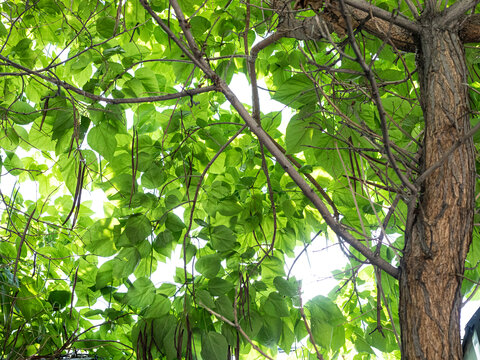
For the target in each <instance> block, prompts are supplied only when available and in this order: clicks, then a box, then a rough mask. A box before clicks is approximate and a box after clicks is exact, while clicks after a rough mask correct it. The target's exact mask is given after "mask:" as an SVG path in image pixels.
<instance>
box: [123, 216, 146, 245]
mask: <svg viewBox="0 0 480 360" xmlns="http://www.w3.org/2000/svg"><path fill="white" fill-rule="evenodd" d="M125 234H126V235H127V238H128V240H130V242H131V243H132V244H138V243H139V242H141V241H142V240H145V238H147V237H148V236H149V235H151V234H152V225H151V223H150V220H148V218H147V217H146V216H145V215H141V214H137V215H133V216H130V217H129V218H128V220H127V223H126V224H125Z"/></svg>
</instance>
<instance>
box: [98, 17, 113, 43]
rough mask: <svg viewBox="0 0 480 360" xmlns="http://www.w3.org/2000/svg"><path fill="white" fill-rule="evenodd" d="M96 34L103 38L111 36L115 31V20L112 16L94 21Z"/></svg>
mask: <svg viewBox="0 0 480 360" xmlns="http://www.w3.org/2000/svg"><path fill="white" fill-rule="evenodd" d="M95 24H96V26H97V32H98V34H99V35H100V36H101V37H103V38H110V37H112V36H113V31H114V29H115V18H114V17H112V16H103V17H101V18H99V19H98V20H97V21H96V23H95Z"/></svg>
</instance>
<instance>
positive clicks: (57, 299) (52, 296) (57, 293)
mask: <svg viewBox="0 0 480 360" xmlns="http://www.w3.org/2000/svg"><path fill="white" fill-rule="evenodd" d="M71 299H72V294H71V293H70V291H66V290H53V291H51V292H50V293H49V294H48V302H49V303H50V304H51V305H52V308H53V310H54V311H58V310H61V309H63V308H64V307H65V306H67V304H68V303H69V302H70V300H71Z"/></svg>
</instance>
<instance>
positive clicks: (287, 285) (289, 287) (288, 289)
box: [273, 276, 298, 297]
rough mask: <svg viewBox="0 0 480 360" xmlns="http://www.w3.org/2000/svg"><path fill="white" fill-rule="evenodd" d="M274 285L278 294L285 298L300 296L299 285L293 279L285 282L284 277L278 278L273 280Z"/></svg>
mask: <svg viewBox="0 0 480 360" xmlns="http://www.w3.org/2000/svg"><path fill="white" fill-rule="evenodd" d="M273 285H275V288H276V289H277V290H278V293H279V294H281V295H283V296H288V297H294V296H297V295H298V283H297V282H296V280H295V279H293V278H290V279H288V280H285V279H284V278H283V277H281V276H277V277H275V278H274V279H273Z"/></svg>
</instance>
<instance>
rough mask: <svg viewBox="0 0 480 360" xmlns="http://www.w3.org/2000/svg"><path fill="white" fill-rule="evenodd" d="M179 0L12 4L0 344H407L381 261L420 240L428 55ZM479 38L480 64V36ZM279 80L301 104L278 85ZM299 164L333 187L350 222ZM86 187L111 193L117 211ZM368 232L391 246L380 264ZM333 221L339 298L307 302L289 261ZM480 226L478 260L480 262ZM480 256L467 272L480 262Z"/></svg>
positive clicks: (290, 347)
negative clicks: (275, 105) (423, 81)
mask: <svg viewBox="0 0 480 360" xmlns="http://www.w3.org/2000/svg"><path fill="white" fill-rule="evenodd" d="M377 3H380V2H379V1H377ZM172 4H173V5H172ZM172 4H169V3H167V1H166V0H153V1H151V2H150V3H149V5H148V4H147V3H144V2H142V1H136V0H127V1H123V0H119V1H116V2H114V1H95V0H82V1H78V0H71V1H67V0H27V1H18V0H6V1H3V2H2V3H1V4H0V13H1V21H0V46H1V47H0V91H1V96H0V114H1V121H2V122H1V123H2V128H1V136H0V146H1V150H0V154H1V169H2V171H1V175H2V177H1V178H0V180H1V181H2V183H4V184H6V183H7V182H11V181H12V179H14V181H15V183H14V186H13V190H11V191H8V192H6V191H5V188H6V187H5V188H4V187H3V186H2V190H1V193H0V196H1V202H2V204H3V206H2V213H1V226H0V297H1V308H2V316H1V318H0V353H1V354H3V356H4V357H5V358H7V359H24V358H32V359H34V358H39V357H40V356H42V355H43V356H46V355H54V356H59V355H61V354H72V353H73V352H74V351H78V352H79V353H85V354H90V355H93V354H96V355H97V356H98V358H100V359H129V358H138V359H177V358H187V359H189V358H196V359H227V357H228V356H233V357H235V358H242V359H250V358H251V359H254V358H265V357H275V356H277V354H278V351H279V349H281V351H282V352H285V353H287V354H290V357H291V358H292V359H297V358H305V359H310V358H312V359H313V358H316V359H321V358H322V356H324V357H325V358H329V359H330V358H355V359H368V358H376V357H377V355H378V354H379V353H383V355H382V356H383V357H384V358H399V357H400V352H399V329H398V324H399V319H398V314H397V308H398V283H397V281H396V280H395V279H394V277H392V276H389V275H387V274H386V273H385V272H383V273H382V270H381V269H383V270H385V271H387V272H388V267H387V265H388V264H391V265H393V266H397V265H398V264H399V259H400V258H399V254H400V253H401V250H402V248H403V241H404V236H403V232H404V228H405V222H406V216H407V204H406V203H405V202H404V201H403V200H404V198H403V197H402V194H403V193H404V191H405V189H404V186H403V184H402V181H401V179H399V176H398V174H399V173H401V174H403V176H405V177H407V178H409V177H412V176H416V174H417V173H418V171H419V170H418V167H417V164H418V150H419V148H420V144H421V141H422V136H423V126H424V124H423V115H422V110H421V107H420V105H419V101H418V91H419V89H418V81H417V78H416V76H417V75H416V70H415V69H416V65H415V54H414V53H409V52H404V51H402V50H398V49H396V48H395V47H392V46H390V45H391V44H389V43H388V42H384V41H382V40H379V39H378V38H375V37H373V36H372V35H368V34H366V33H364V32H362V31H361V28H360V29H357V30H356V31H355V36H356V38H357V42H356V46H357V47H358V49H355V48H354V47H352V45H351V43H349V42H348V40H347V37H346V35H345V34H339V33H338V32H337V33H332V34H330V35H328V36H327V38H326V39H324V40H319V39H314V38H313V37H312V40H310V39H308V38H305V39H299V38H300V37H297V39H295V38H293V37H294V36H293V35H292V34H284V37H282V36H279V35H278V32H277V33H276V32H275V31H276V29H277V27H278V26H279V24H284V22H283V20H284V18H283V17H282V16H281V15H279V12H278V11H273V10H272V6H273V5H275V4H271V3H268V2H265V1H249V0H247V1H239V0H229V1H225V0H209V1H208V0H207V1H205V2H200V1H194V0H184V1H181V2H180V3H179V5H178V3H177V2H176V1H172ZM290 5H291V6H292V8H293V4H285V6H287V7H288V6H290ZM172 6H173V7H172ZM275 6H278V3H277V4H276V5H275ZM379 6H381V7H382V8H384V9H386V10H389V11H393V10H394V9H397V10H398V11H400V12H404V13H407V12H408V9H407V8H406V5H405V4H404V3H401V6H400V8H397V6H398V3H397V2H396V1H386V2H382V3H381V4H379ZM179 7H181V9H182V10H183V13H184V15H185V17H186V18H187V20H188V23H187V22H185V23H182V21H183V19H182V17H181V16H180V14H181V13H180V14H179V13H178V8H179ZM298 7H299V6H298V4H297V8H298ZM404 7H405V8H404ZM152 14H154V15H155V16H153V15H152ZM294 14H295V19H296V20H298V21H299V23H300V21H301V20H302V19H303V18H305V21H308V20H309V19H315V18H316V11H314V10H311V9H310V10H309V9H306V10H304V9H301V8H300V9H299V10H297V11H296V12H295V13H294ZM318 19H319V18H318V17H317V21H318ZM179 20H180V21H179ZM162 24H163V25H162ZM185 24H186V25H185ZM181 26H184V27H183V28H182V27H181ZM292 26H293V25H292ZM188 32H190V34H188ZM272 34H273V35H272ZM275 34H277V35H275ZM190 35H191V36H192V39H194V44H196V48H195V47H194V48H192V44H191V42H190V40H191V39H190V38H189V36H190ZM275 36H277V37H275ZM272 37H273V38H272ZM262 39H267V40H265V42H262ZM267 45H268V46H267ZM357 50H359V51H360V54H361V55H362V56H363V60H362V61H364V63H363V64H368V66H370V67H371V69H372V74H373V75H374V76H373V77H374V79H373V80H374V82H373V83H374V84H375V86H376V87H377V88H378V98H377V97H375V94H374V95H371V90H372V86H373V85H372V81H371V79H369V78H368V77H367V76H365V69H364V67H363V65H362V62H361V61H359V60H358V58H359V57H358V55H359V54H358V51H357ZM467 51H468V53H467V56H468V59H469V61H470V65H471V66H472V68H471V69H470V70H471V74H472V77H473V79H475V78H476V73H475V71H476V66H477V65H476V63H477V62H478V55H477V53H476V52H475V48H472V49H467ZM192 57H193V58H196V59H198V58H201V59H203V60H204V62H198V61H194V60H192ZM206 66H209V69H211V70H212V72H213V71H214V73H213V74H216V75H218V77H219V80H218V81H215V77H214V76H213V75H212V74H211V73H209V72H208V71H207V70H208V69H207V68H206ZM206 69H207V70H206ZM239 76H246V78H247V79H249V81H250V84H251V85H252V87H251V88H250V89H244V91H249V92H250V91H253V94H254V100H253V105H252V107H250V106H246V108H247V109H248V110H249V111H250V112H252V114H253V119H254V120H257V122H258V124H257V126H261V128H262V129H263V130H264V131H265V132H266V133H268V135H269V137H270V139H271V140H273V141H274V142H275V143H276V144H278V147H277V149H280V151H282V152H283V153H285V154H286V156H287V157H288V159H289V160H290V162H291V165H290V168H289V170H288V171H289V173H287V172H286V170H285V166H284V163H282V162H281V161H280V160H279V157H278V156H277V155H273V154H272V152H271V151H270V150H271V149H270V148H268V149H267V148H266V147H265V146H263V145H261V144H262V143H263V142H260V141H259V139H258V137H257V136H256V135H255V134H254V133H252V132H251V130H250V129H253V127H252V126H250V127H247V126H246V125H245V122H244V120H245V115H244V114H242V113H241V111H240V113H239V112H238V109H239V105H238V104H235V103H232V105H233V106H230V105H229V103H228V102H227V98H228V100H230V101H231V100H232V98H231V95H230V93H227V92H226V91H225V87H224V84H225V83H224V82H223V81H225V82H226V84H229V83H231V82H232V81H233V82H235V79H236V78H237V77H239ZM222 79H223V80H222ZM232 79H233V80H232ZM257 79H258V80H260V79H262V80H263V81H264V83H265V84H266V87H267V88H268V89H264V88H259V87H258V86H257ZM471 87H472V88H473V89H476V88H477V87H479V85H478V83H476V82H474V81H473V80H472V83H471ZM259 91H260V92H265V93H266V94H270V95H271V97H272V98H273V99H274V100H276V101H278V102H280V103H282V104H284V105H285V107H288V108H290V109H292V111H293V116H292V117H291V119H288V118H285V117H282V112H277V111H276V112H269V109H268V108H267V107H266V106H262V104H261V102H259V101H258V92H259ZM226 95H227V97H226ZM380 98H381V103H382V104H383V109H384V113H383V114H379V110H378V109H379V108H378V102H377V100H378V99H380ZM471 98H472V101H474V102H476V101H477V98H478V95H477V94H476V93H475V92H473V91H472V92H471ZM384 118H385V119H384ZM282 122H283V124H287V125H286V130H285V131H284V133H283V132H282V131H279V127H280V125H281V124H282ZM249 125H250V124H249ZM384 125H386V126H387V127H388V132H386V134H387V136H385V132H384V133H382V126H384ZM386 141H388V143H389V144H390V149H391V151H392V153H391V154H386V152H385V148H384V144H385V142H386ZM272 151H273V150H272ZM390 155H391V157H390ZM392 157H393V159H395V161H396V162H395V164H396V165H397V166H398V168H397V169H396V168H393V167H392V166H391V160H392ZM292 173H294V174H297V175H298V174H300V175H299V177H300V178H303V179H306V181H307V182H308V184H309V185H310V187H311V188H312V189H313V190H314V191H315V192H316V193H317V194H318V195H319V196H320V197H321V198H322V200H323V201H324V203H325V205H324V206H325V209H327V210H328V212H329V213H331V214H332V215H331V217H330V220H331V221H333V223H334V224H336V225H337V228H334V231H332V229H331V228H330V227H328V226H327V222H326V220H325V219H324V217H323V216H322V215H321V214H320V213H319V211H318V207H317V206H314V205H312V200H311V198H309V197H307V196H308V195H307V196H305V194H304V192H302V190H304V189H302V190H301V189H300V188H299V185H298V181H297V180H295V179H293V180H292V175H291V174H292ZM294 180H295V181H294ZM313 190H312V191H313ZM304 191H305V190H304ZM87 193H89V194H91V195H90V199H92V197H93V198H94V199H95V200H98V199H102V197H103V194H104V196H105V202H104V203H103V214H102V212H101V211H99V210H98V209H95V207H93V205H92V204H93V202H92V200H87V201H85V197H86V195H85V194H87ZM27 194H29V195H28V196H27ZM32 194H34V195H33V196H32ZM32 199H33V200H32ZM335 233H336V234H343V235H342V236H337V235H335ZM348 236H350V237H351V238H354V239H355V238H356V239H358V243H359V244H360V245H361V246H363V248H365V249H366V250H368V251H369V252H371V253H372V254H375V255H376V257H375V258H378V259H380V260H381V261H382V263H381V264H380V265H382V264H383V265H382V266H380V267H374V266H371V265H369V261H366V260H365V257H364V255H365V251H363V252H362V250H361V249H359V247H355V248H354V247H352V246H350V245H349V244H351V242H349V243H346V242H344V238H345V237H348ZM319 239H327V241H328V243H329V244H336V245H335V246H339V247H341V249H342V250H343V252H344V253H345V255H346V259H347V260H346V266H345V268H344V269H338V270H337V271H335V272H334V276H335V278H336V279H337V280H338V286H337V287H336V288H335V289H332V291H331V292H330V293H329V296H328V297H325V296H317V297H314V298H313V299H311V300H309V301H302V298H301V294H302V289H301V282H299V281H297V279H296V278H295V277H293V276H291V274H289V273H288V268H286V267H285V262H286V259H287V258H293V257H295V254H298V253H299V252H298V250H297V253H295V249H296V248H298V247H300V248H302V247H304V248H307V250H306V252H308V246H309V244H311V242H312V241H320V240H319ZM474 244H476V245H474V248H473V250H472V251H471V252H470V255H469V257H468V259H467V266H475V265H476V264H478V261H480V253H479V250H478V248H475V246H477V247H478V241H477V242H474ZM377 255H378V256H377ZM302 256H303V257H302ZM298 257H299V259H298V261H300V262H301V261H304V259H305V258H304V257H305V251H304V252H300V254H299V255H298ZM310 257H311V259H313V261H315V254H310ZM170 259H173V260H174V261H173V262H172V261H171V260H170ZM382 259H383V260H382ZM369 260H370V261H371V260H372V259H369ZM380 260H379V261H380ZM342 262H343V260H341V261H339V264H341V263H342ZM163 263H167V264H173V265H171V266H175V264H179V265H178V267H177V268H176V271H175V276H174V278H173V279H169V280H166V279H164V278H162V276H161V271H160V274H159V272H158V271H157V272H156V270H157V269H158V268H164V267H165V264H163ZM162 264H163V265H162ZM385 264H387V265H385ZM469 264H470V265H469ZM377 265H379V264H377ZM393 266H392V268H393ZM472 269H473V270H469V271H467V273H466V275H465V276H466V277H467V278H470V279H476V278H478V270H477V269H476V268H472ZM333 270H335V269H332V271H333ZM392 274H393V272H392V273H391V274H390V275H392ZM472 287H473V283H472V282H465V283H464V287H463V292H464V294H466V295H468V294H469V293H470V292H471V291H472ZM374 349H375V350H374ZM374 351H375V352H376V353H375V352H374ZM376 354H377V355H376Z"/></svg>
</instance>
